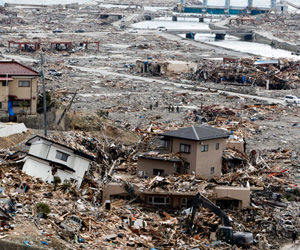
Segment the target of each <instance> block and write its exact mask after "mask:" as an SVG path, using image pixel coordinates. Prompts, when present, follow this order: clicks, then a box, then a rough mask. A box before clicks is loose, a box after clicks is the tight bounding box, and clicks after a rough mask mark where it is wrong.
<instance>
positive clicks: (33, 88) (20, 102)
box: [0, 61, 40, 115]
mask: <svg viewBox="0 0 300 250" xmlns="http://www.w3.org/2000/svg"><path fill="white" fill-rule="evenodd" d="M39 75H40V74H39V72H37V71H35V70H33V69H31V68H29V67H27V66H25V65H23V64H21V63H18V62H16V61H1V62H0V111H2V112H8V107H9V104H10V105H11V108H12V109H13V111H14V113H22V112H24V113H26V114H29V115H35V114H36V108H37V98H38V92H37V81H38V78H39Z"/></svg>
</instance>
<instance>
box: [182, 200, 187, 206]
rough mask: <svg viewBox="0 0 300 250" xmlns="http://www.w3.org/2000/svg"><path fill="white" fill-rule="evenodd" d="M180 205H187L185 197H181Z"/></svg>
mask: <svg viewBox="0 0 300 250" xmlns="http://www.w3.org/2000/svg"><path fill="white" fill-rule="evenodd" d="M181 206H182V207H186V206H187V198H181Z"/></svg>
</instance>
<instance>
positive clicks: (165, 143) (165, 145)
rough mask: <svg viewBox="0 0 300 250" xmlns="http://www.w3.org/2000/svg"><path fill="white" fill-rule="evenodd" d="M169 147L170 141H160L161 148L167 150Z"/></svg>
mask: <svg viewBox="0 0 300 250" xmlns="http://www.w3.org/2000/svg"><path fill="white" fill-rule="evenodd" d="M169 146H170V140H162V147H163V148H164V149H168V148H169Z"/></svg>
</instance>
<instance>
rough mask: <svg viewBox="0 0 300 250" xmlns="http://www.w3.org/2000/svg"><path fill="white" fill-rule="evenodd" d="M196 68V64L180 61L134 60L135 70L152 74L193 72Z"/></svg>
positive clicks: (167, 74)
mask: <svg viewBox="0 0 300 250" xmlns="http://www.w3.org/2000/svg"><path fill="white" fill-rule="evenodd" d="M196 69H197V64H195V63H191V62H182V61H166V62H160V61H152V60H148V61H141V60H138V61H136V65H135V69H134V70H135V72H137V73H150V74H151V75H154V76H170V75H174V74H175V75H176V74H182V73H194V72H195V71H196Z"/></svg>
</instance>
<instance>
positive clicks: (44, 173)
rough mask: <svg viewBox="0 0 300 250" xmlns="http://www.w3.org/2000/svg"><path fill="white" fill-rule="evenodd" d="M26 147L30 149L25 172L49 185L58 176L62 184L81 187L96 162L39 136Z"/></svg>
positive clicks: (24, 166)
mask: <svg viewBox="0 0 300 250" xmlns="http://www.w3.org/2000/svg"><path fill="white" fill-rule="evenodd" d="M26 145H27V146H30V149H29V153H28V155H27V157H26V160H25V163H24V165H23V172H24V173H26V174H28V175H30V176H33V177H36V178H41V179H42V180H43V181H46V182H49V183H51V182H53V180H54V177H55V176H57V177H59V178H60V180H61V182H63V181H65V180H69V181H76V183H77V187H80V186H81V182H82V180H83V178H84V176H85V174H86V173H87V172H88V170H89V165H90V162H91V161H93V160H94V157H93V156H91V155H88V154H86V153H84V152H82V151H79V150H76V149H73V148H71V147H69V146H66V145H63V144H61V143H58V142H55V141H52V140H49V139H47V138H44V137H41V136H38V135H37V136H34V137H33V138H31V139H29V140H28V141H27V142H26Z"/></svg>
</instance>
